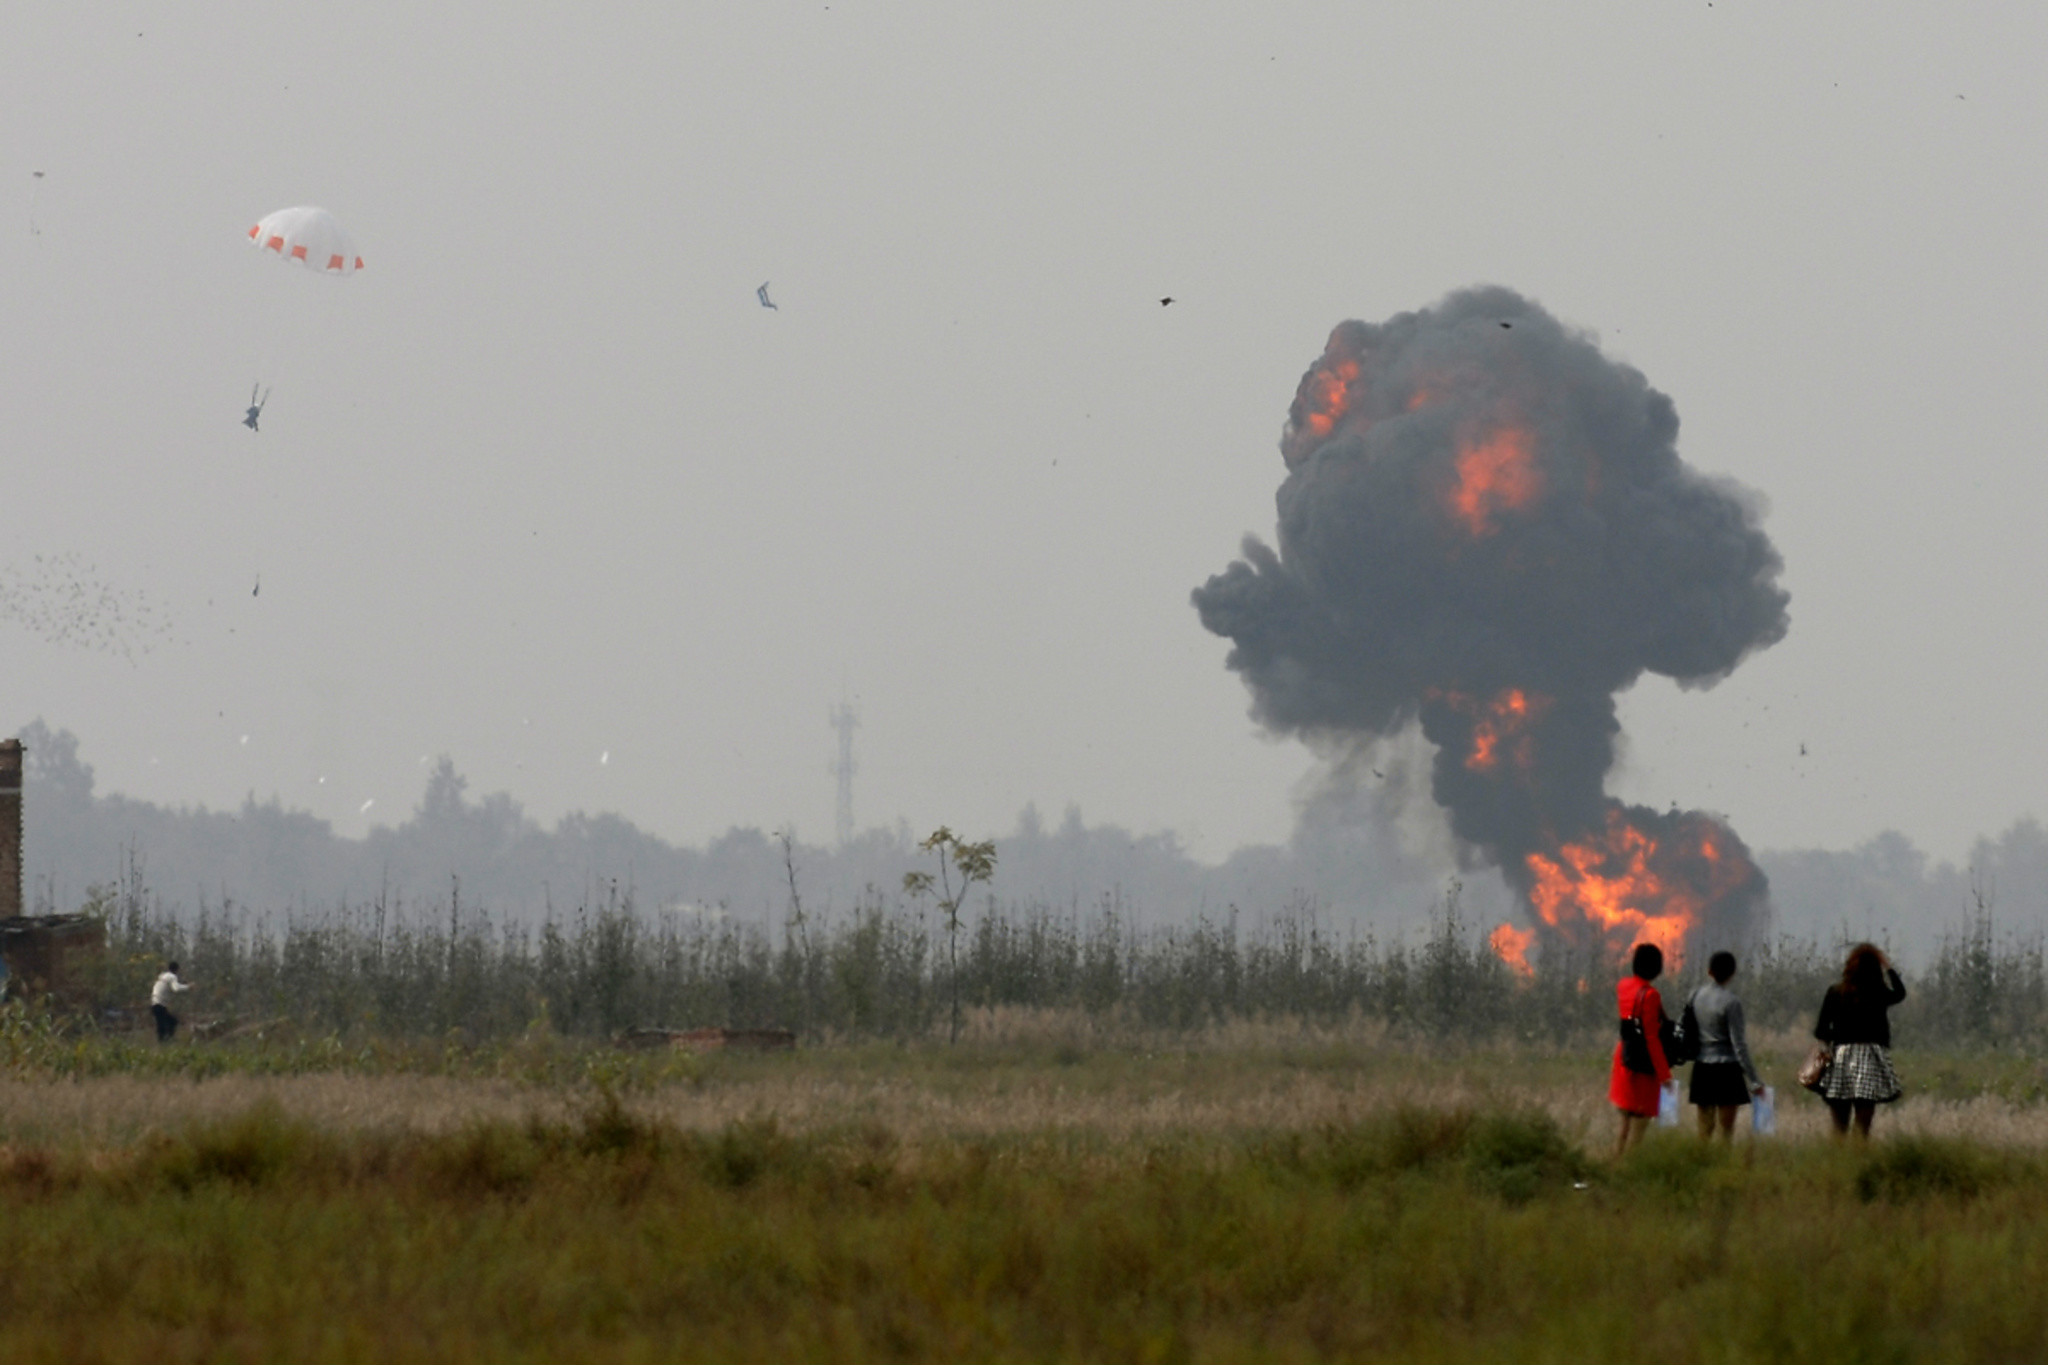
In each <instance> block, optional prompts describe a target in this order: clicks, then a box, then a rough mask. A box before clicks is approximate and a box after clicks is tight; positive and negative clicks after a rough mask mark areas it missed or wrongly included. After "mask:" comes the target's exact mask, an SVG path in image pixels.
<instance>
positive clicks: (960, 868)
mask: <svg viewBox="0 0 2048 1365" xmlns="http://www.w3.org/2000/svg"><path fill="white" fill-rule="evenodd" d="M918 847H919V848H921V849H923V850H924V851H925V852H927V853H930V854H932V855H933V856H934V857H936V858H937V859H938V863H939V872H938V875H937V876H936V877H934V876H933V875H932V874H931V873H929V872H906V873H904V874H903V889H904V891H905V892H907V893H908V894H909V895H910V896H912V897H914V898H917V899H923V898H924V897H926V896H936V897H937V898H938V906H939V909H940V910H941V911H942V912H944V914H945V916H946V975H947V976H948V977H950V978H952V991H953V1025H952V1031H951V1033H950V1034H949V1035H948V1037H947V1041H948V1042H949V1043H958V1042H959V1041H960V911H961V908H962V907H963V906H965V905H966V904H967V893H968V892H969V891H970V890H972V889H973V888H974V885H975V883H976V882H980V883H982V884H983V885H986V884H987V883H988V880H989V878H991V877H993V876H994V875H995V872H996V841H995V840H993V839H984V840H982V841H981V842H980V843H978V844H970V843H968V842H967V841H966V840H964V839H962V838H961V837H960V836H959V835H957V834H955V833H953V831H952V830H950V829H947V828H946V827H945V826H944V825H940V826H939V827H938V829H937V830H936V831H934V832H933V834H932V836H931V837H930V838H929V839H925V840H922V841H921V842H920V843H919V844H918Z"/></svg>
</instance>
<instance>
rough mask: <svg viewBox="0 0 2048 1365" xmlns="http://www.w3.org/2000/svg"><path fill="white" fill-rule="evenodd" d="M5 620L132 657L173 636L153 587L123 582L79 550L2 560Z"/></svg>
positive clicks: (0, 617)
mask: <svg viewBox="0 0 2048 1365" xmlns="http://www.w3.org/2000/svg"><path fill="white" fill-rule="evenodd" d="M0 621H6V622H12V623H13V624H14V625H17V626H19V627H20V628H21V629H23V630H25V631H27V632H28V633H29V634H31V635H34V636H36V637H38V638H39V639H42V640H44V641H46V642H48V643H50V644H53V645H75V646H77V647H78V648H81V649H91V650H98V651H100V652H102V653H107V654H117V655H120V656H121V657H122V658H125V659H127V660H128V661H129V662H130V663H133V662H134V661H135V658H136V656H137V655H138V654H148V653H151V652H152V651H154V650H155V649H156V647H157V646H158V645H160V644H164V643H166V642H167V641H169V640H170V638H171V634H172V629H173V628H172V625H171V620H170V617H169V616H168V614H166V613H165V611H164V610H163V608H162V607H160V606H158V605H157V603H156V602H154V601H153V600H151V598H150V597H149V595H148V594H147V593H144V592H142V591H140V590H137V589H131V588H122V587H118V586H116V585H115V584H112V583H109V582H108V581H107V580H106V579H104V578H102V577H100V574H99V570H98V569H97V568H95V567H94V566H93V565H92V564H91V563H90V562H88V561H86V560H84V559H82V558H80V557H79V556H78V555H76V554H68V553H67V554H55V555H37V556H35V558H34V559H33V560H32V561H29V562H27V563H22V564H5V565H0Z"/></svg>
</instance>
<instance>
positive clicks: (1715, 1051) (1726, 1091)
mask: <svg viewBox="0 0 2048 1365" xmlns="http://www.w3.org/2000/svg"><path fill="white" fill-rule="evenodd" d="M1707 975H1708V976H1709V977H1712V978H1713V979H1712V980H1711V981H1709V982H1707V984H1706V985H1704V986H1702V987H1700V988H1699V989H1698V990H1696V991H1694V992H1693V993H1692V1000H1691V1005H1692V1013H1693V1018H1695V1019H1697V1020H1699V1031H1700V1051H1699V1057H1698V1059H1697V1060H1696V1061H1694V1062H1693V1064H1692V1090H1691V1094H1690V1095H1689V1096H1688V1098H1689V1099H1690V1100H1691V1101H1692V1102H1693V1103H1694V1104H1696V1105H1698V1106H1699V1111H1700V1136H1701V1137H1702V1138H1710V1137H1712V1136H1713V1135H1714V1128H1715V1124H1716V1121H1717V1120H1718V1122H1719V1125H1720V1129H1721V1138H1722V1140H1723V1141H1724V1142H1725V1141H1728V1140H1730V1139H1731V1138H1733V1137H1734V1135H1735V1111H1736V1110H1738V1109H1740V1108H1742V1106H1743V1105H1745V1104H1748V1103H1749V1097H1750V1096H1751V1095H1761V1094H1763V1092H1764V1083H1763V1080H1762V1078H1760V1077H1759V1076H1758V1075H1757V1074H1756V1063H1755V1062H1753V1061H1751V1060H1750V1059H1749V1038H1748V1036H1747V1035H1746V1034H1745V1033H1744V1031H1743V1027H1742V1002H1741V1001H1740V1000H1738V999H1736V998H1735V992H1733V991H1731V990H1729V989H1728V983H1729V982H1730V981H1732V980H1734V979H1735V954H1733V953H1729V952H1719V953H1715V954H1714V955H1713V956H1712V957H1710V958H1708V959H1707Z"/></svg>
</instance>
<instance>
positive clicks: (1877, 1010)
mask: <svg viewBox="0 0 2048 1365" xmlns="http://www.w3.org/2000/svg"><path fill="white" fill-rule="evenodd" d="M1905 998H1906V983H1905V982H1903V981H1901V980H1899V974H1898V973H1897V972H1895V971H1893V970H1892V969H1891V968H1889V967H1887V968H1885V969H1884V993H1883V994H1882V995H1863V996H1857V995H1846V994H1844V993H1843V991H1842V987H1841V985H1840V984H1839V983H1837V984H1836V985H1833V986H1830V987H1828V994H1827V998H1826V999H1825V1000H1823V1001H1821V1002H1820V1019H1819V1020H1818V1021H1816V1022H1815V1024H1814V1026H1813V1036H1814V1037H1816V1038H1818V1039H1820V1040H1821V1041H1822V1042H1823V1043H1834V1044H1837V1045H1840V1044H1842V1043H1877V1044H1880V1045H1881V1046H1884V1047H1890V1046H1891V1045H1892V1021H1891V1020H1890V1019H1888V1018H1886V1017H1885V1011H1886V1010H1888V1009H1890V1008H1891V1007H1892V1006H1893V1005H1896V1004H1898V1003H1899V1002H1900V1001H1901V1000H1904V999H1905Z"/></svg>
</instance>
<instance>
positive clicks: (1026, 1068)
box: [0, 1013, 2048, 1362]
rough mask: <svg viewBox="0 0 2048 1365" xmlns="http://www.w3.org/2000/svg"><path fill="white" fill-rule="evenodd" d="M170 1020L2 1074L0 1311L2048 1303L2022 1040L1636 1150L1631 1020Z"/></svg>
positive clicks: (717, 1313)
mask: <svg viewBox="0 0 2048 1365" xmlns="http://www.w3.org/2000/svg"><path fill="white" fill-rule="evenodd" d="M294 1048H298V1049H299V1051H298V1052H296V1053H294V1051H293V1049H294ZM1797 1051H1798V1040H1797V1039H1796V1038H1794V1037H1792V1036H1789V1035H1788V1036H1785V1037H1782V1038H1775V1039H1772V1040H1770V1041H1769V1042H1768V1043H1767V1044H1766V1046H1765V1047H1764V1048H1763V1052H1764V1054H1765V1057H1766V1059H1767V1060H1766V1066H1767V1069H1770V1070H1773V1071H1775V1072H1777V1073H1778V1074H1780V1075H1782V1074H1783V1073H1784V1072H1786V1071H1788V1070H1789V1069H1790V1066H1791V1063H1792V1059H1793V1058H1794V1057H1795V1056H1796V1055H1797ZM181 1053H184V1054H185V1055H186V1056H189V1057H201V1056H206V1055H207V1053H208V1050H207V1049H204V1048H192V1049H189V1050H188V1049H181V1048H177V1047H174V1048H170V1049H164V1050H163V1051H161V1052H150V1053H147V1054H138V1056H139V1057H142V1058H146V1063H147V1064H143V1062H142V1061H140V1060H138V1062H137V1064H136V1065H134V1066H129V1067H125V1068H124V1067H117V1066H115V1065H114V1061H115V1060H116V1059H115V1058H113V1057H111V1056H109V1057H102V1058H99V1059H97V1060H96V1061H95V1062H94V1064H93V1065H92V1066H89V1067H80V1068H77V1069H75V1070H73V1071H72V1072H71V1073H69V1074H57V1073H54V1072H51V1071H48V1070H35V1069H22V1068H18V1069H17V1070H16V1072H15V1073H14V1074H13V1075H12V1076H11V1077H10V1078H8V1079H6V1080H4V1081H0V1217H4V1218H5V1226H6V1229H7V1232H6V1236H5V1237H4V1238H0V1358H5V1359H8V1360H22V1361H32V1360H49V1361H59V1360H62V1361H82V1360H102V1359H104V1360H143V1359H147V1360H151V1361H164V1362H177V1361H245V1360H246V1361H280V1360H290V1361H294V1362H308V1361H323V1360H361V1359H366V1358H375V1359H378V1360H380V1361H387V1362H399V1361H412V1360H423V1361H424V1360H433V1361H436V1362H447V1361H464V1360H479V1361H481V1360H491V1361H510V1360H535V1361H539V1360H561V1359H568V1358H573V1359H586V1360H600V1361H604V1360H617V1361H637V1360H647V1361H654V1360H663V1361H667V1360H706V1361H736V1360H752V1359H784V1360H835V1361H836V1360H866V1359H875V1360H949V1361H955V1360H995V1361H1004V1360H1016V1361H1045V1360H1104V1361H1124V1360H1132V1361H1143V1360H1162V1361H1226V1360H1228V1361H1236V1360H1272V1361H1295V1360H1301V1361H1306V1360H1325V1359H1343V1360H1402V1361H1414V1360H1422V1361H1437V1360H1441V1361H1462V1360H1501V1359H1518V1360H1559V1361H1566V1360H1569V1361H1574V1362H1577V1361H1588V1360H1612V1361H1633V1360H1643V1361H1651V1360H1655V1361H1660V1362H1669V1361H1702V1362H1708V1361H1716V1362H1718V1361H1742V1360H1812V1361H1833V1360H1843V1361H1848V1360H1856V1361H1870V1360H1892V1359H1897V1360H1908V1359H1910V1360H1914V1361H1926V1360H1951V1359H1952V1360H2014V1359H2027V1358H2040V1357H2041V1356H2042V1355H2043V1354H2044V1350H2048V1297H2044V1296H2042V1295H2041V1294H2039V1292H2038V1286H2039V1285H2040V1283H2041V1282H2042V1276H2043V1272H2044V1271H2048V1104H2044V1103H2043V1101H2042V1099H2041V1097H2040V1084H2041V1079H2042V1069H2041V1067H2040V1066H2039V1064H2037V1063H2034V1062H2031V1061H2030V1060H2028V1059H2026V1058H2024V1057H2020V1056H2017V1055H2012V1054H1978V1055H1969V1056H1962V1055H1958V1056H1936V1055H1915V1054H1913V1053H1911V1052H1905V1053H1902V1054H1900V1057H1899V1065H1900V1069H1901V1071H1902V1073H1904V1075H1905V1078H1906V1080H1907V1083H1908V1085H1909V1086H1911V1087H1913V1088H1914V1094H1913V1096H1912V1098H1910V1099H1909V1100H1908V1101H1907V1102H1905V1103H1903V1104H1901V1105H1898V1106H1894V1107H1893V1108H1892V1109H1891V1110H1890V1111H1888V1112H1886V1113H1885V1114H1884V1115H1883V1116H1882V1117H1881V1118H1880V1120H1879V1132H1880V1136H1879V1139H1878V1140H1877V1141H1876V1142H1874V1143H1871V1144H1869V1145H1868V1146H1863V1145H1856V1144H1851V1145H1846V1146H1845V1145H1838V1144H1836V1143H1835V1142H1833V1141H1832V1140H1830V1139H1829V1138H1827V1137H1826V1136H1825V1135H1824V1125H1825V1120H1824V1116H1823V1115H1822V1113H1821V1111H1820V1107H1819V1105H1818V1104H1817V1103H1815V1102H1812V1101H1809V1100H1807V1099H1806V1098H1805V1097H1803V1096H1799V1097H1792V1096H1786V1097H1784V1111H1785V1112H1784V1116H1783V1131H1782V1133H1781V1135H1780V1136H1779V1137H1777V1138H1775V1139H1770V1140H1762V1141H1754V1142H1751V1141H1747V1140H1744V1141H1738V1142H1737V1143H1736V1144H1735V1146H1734V1147H1733V1148H1732V1149H1721V1148H1707V1147H1703V1146H1702V1145H1701V1144H1700V1143H1699V1142H1698V1140H1697V1139H1696V1138H1695V1137H1693V1136H1692V1135H1691V1133H1690V1132H1689V1131H1680V1132H1676V1133H1658V1134H1654V1135H1653V1136H1652V1139H1651V1140H1650V1141H1649V1142H1648V1143H1647V1144H1646V1145H1645V1146H1644V1147H1643V1148H1642V1149H1641V1150H1639V1151H1638V1152H1637V1153H1635V1154H1634V1155H1632V1156H1631V1157H1630V1158H1629V1159H1627V1160H1625V1161H1623V1162H1621V1163H1618V1164H1616V1163H1611V1162H1609V1161H1607V1160H1606V1159H1605V1156H1604V1152H1605V1147H1606V1143H1607V1141H1608V1138H1609V1134H1610V1129H1609V1126H1608V1123H1609V1117H1608V1113H1607V1111H1606V1109H1605V1106H1604V1103H1603V1102H1602V1094H1603V1087H1604V1080H1605V1060H1604V1058H1602V1057H1600V1056H1597V1055H1591V1054H1589V1053H1586V1052H1582V1051H1581V1052H1551V1051H1529V1050H1523V1051H1512V1050H1501V1049H1497V1048H1496V1049H1481V1050H1470V1051H1454V1050H1442V1049H1435V1050H1432V1049H1426V1048H1420V1047H1415V1046H1406V1045H1402V1044H1399V1043H1397V1042H1394V1041H1391V1040H1389V1039H1388V1038H1386V1037H1385V1036H1383V1035H1382V1034H1380V1033H1379V1032H1378V1031H1377V1030H1375V1029H1371V1028H1365V1027H1360V1028H1356V1029H1351V1030H1346V1029H1341V1028H1339V1029H1323V1030H1305V1029H1301V1028H1295V1027H1288V1026H1281V1025H1237V1026H1232V1027H1228V1028H1219V1029H1213V1030H1209V1031H1207V1032H1204V1033H1202V1034H1199V1035H1192V1036H1190V1035H1173V1036H1168V1035H1161V1036H1158V1037H1147V1036H1145V1035H1141V1034H1121V1035H1115V1036H1111V1035H1110V1034H1108V1033H1106V1032H1105V1031H1104V1030H1102V1029H1100V1028H1099V1027H1097V1026H1095V1025H1091V1024H1089V1023H1087V1022H1086V1021H1082V1020H1076V1019H1073V1018H1071V1017H1057V1016H1053V1017H1047V1016H1030V1015H1017V1014H1012V1015H1003V1014H1001V1013H992V1014H984V1015H981V1016H978V1017H977V1019H976V1020H975V1024H974V1028H973V1029H972V1030H971V1032H970V1036H969V1038H968V1039H967V1040H966V1041H964V1042H963V1043H962V1045H961V1046H959V1047H958V1048H947V1047H944V1046H939V1045H929V1044H919V1045H892V1044H863V1045H846V1046H837V1047H821V1048H816V1049H807V1050H805V1051H804V1052H801V1053H798V1054H795V1055H780V1056H774V1055H771V1056H713V1057H708V1058H689V1057H677V1056H657V1057H645V1056H642V1057H625V1056H622V1055H620V1054H616V1053H611V1052H607V1051H604V1050H602V1049H596V1048H589V1049H578V1048H566V1047H561V1046H559V1045H546V1044H542V1043H540V1042H537V1041H534V1040H528V1041H527V1043H526V1044H524V1045H523V1050H521V1049H520V1048H513V1049H507V1050H503V1051H499V1052H481V1053H477V1054H472V1055H467V1056H455V1055H453V1054H450V1053H446V1052H444V1053H443V1054H441V1055H440V1056H439V1057H438V1058H437V1057H435V1056H433V1055H431V1054H419V1053H392V1054H390V1055H388V1056H386V1057H384V1058H383V1059H382V1061H381V1063H377V1059H374V1058H372V1059H370V1060H365V1059H364V1058H362V1057H361V1056H357V1057H354V1058H353V1059H343V1060H344V1062H345V1063H346V1064H337V1065H333V1066H329V1067H325V1068H322V1067H320V1066H316V1065H312V1064H311V1062H312V1060H313V1058H312V1057H311V1056H310V1055H309V1054H307V1053H306V1052H305V1051H304V1049H303V1047H302V1046H301V1045H299V1044H295V1043H288V1042H270V1043H266V1044H263V1045H252V1046H250V1047H248V1048H245V1049H243V1050H241V1051H239V1052H220V1051H218V1050H216V1051H215V1052H214V1053H213V1054H212V1055H211V1057H210V1058H209V1060H208V1061H207V1063H206V1069H202V1070H197V1071H194V1070H186V1071H182V1072H181V1071H180V1070H178V1069H177V1066H176V1063H177V1062H178V1061H179V1060H180V1054H181ZM123 1055H127V1054H123ZM223 1057H225V1058H226V1061H225V1062H223V1061H222V1060H221V1059H222V1058H223ZM294 1057H296V1059H297V1060H296V1061H295V1062H292V1064H290V1065H286V1064H283V1063H284V1062H285V1061H290V1060H291V1059H292V1058H294ZM373 1063H377V1064H373ZM1923 1082H1924V1083H1923Z"/></svg>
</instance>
